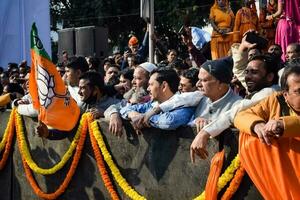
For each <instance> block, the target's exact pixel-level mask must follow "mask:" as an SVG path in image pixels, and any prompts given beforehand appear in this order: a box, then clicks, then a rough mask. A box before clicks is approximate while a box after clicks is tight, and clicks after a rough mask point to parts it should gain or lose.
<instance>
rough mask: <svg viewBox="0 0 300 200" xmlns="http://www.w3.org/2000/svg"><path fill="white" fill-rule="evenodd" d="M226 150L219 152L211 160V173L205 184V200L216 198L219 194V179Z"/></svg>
mask: <svg viewBox="0 0 300 200" xmlns="http://www.w3.org/2000/svg"><path fill="white" fill-rule="evenodd" d="M224 159H225V151H224V150H223V151H221V152H218V153H216V154H215V155H214V157H213V158H212V160H211V166H210V170H209V175H208V178H207V182H206V186H205V200H215V199H217V196H218V190H217V189H218V188H217V186H218V180H219V177H220V174H221V170H222V166H223V162H224Z"/></svg>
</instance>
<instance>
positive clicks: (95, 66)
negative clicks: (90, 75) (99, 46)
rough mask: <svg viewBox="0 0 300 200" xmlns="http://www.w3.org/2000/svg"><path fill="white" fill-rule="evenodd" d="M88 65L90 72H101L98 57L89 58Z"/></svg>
mask: <svg viewBox="0 0 300 200" xmlns="http://www.w3.org/2000/svg"><path fill="white" fill-rule="evenodd" d="M86 60H87V63H88V65H89V71H96V72H98V71H99V65H100V60H99V58H97V57H93V56H89V57H87V59H86Z"/></svg>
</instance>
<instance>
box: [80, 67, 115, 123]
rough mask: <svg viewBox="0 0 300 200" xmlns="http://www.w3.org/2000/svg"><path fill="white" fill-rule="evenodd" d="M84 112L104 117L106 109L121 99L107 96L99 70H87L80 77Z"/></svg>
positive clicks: (96, 116)
mask: <svg viewBox="0 0 300 200" xmlns="http://www.w3.org/2000/svg"><path fill="white" fill-rule="evenodd" d="M78 94H79V97H80V100H81V102H82V103H81V104H80V108H81V110H82V112H91V113H92V114H93V116H94V118H100V117H103V116H104V115H103V113H104V111H105V110H106V109H107V108H108V107H109V106H110V105H112V104H115V103H118V102H119V100H117V99H114V98H112V97H109V96H107V94H106V91H105V85H104V81H103V77H102V76H101V74H99V73H97V72H92V71H90V72H86V73H84V74H82V75H81V76H80V78H79V91H78Z"/></svg>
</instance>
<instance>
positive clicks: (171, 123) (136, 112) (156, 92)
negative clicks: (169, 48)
mask: <svg viewBox="0 0 300 200" xmlns="http://www.w3.org/2000/svg"><path fill="white" fill-rule="evenodd" d="M178 85H179V77H178V75H177V73H176V71H175V70H173V69H166V68H160V69H158V70H154V71H153V72H152V75H151V77H150V80H149V86H148V91H149V94H150V96H151V101H149V102H147V103H144V104H135V105H130V106H127V107H125V108H122V109H121V111H120V113H121V115H122V117H123V118H124V119H128V120H130V121H132V124H133V126H134V128H135V129H136V130H140V129H142V128H145V127H146V126H147V125H146V124H143V123H142V121H140V119H142V118H143V113H146V112H147V111H148V110H150V109H152V108H153V107H154V106H156V105H157V104H158V103H162V102H165V101H167V100H169V99H172V98H173V97H174V95H175V93H176V92H177V90H178ZM193 113H194V108H193V107H187V108H177V109H174V110H172V111H169V112H161V113H158V114H156V115H153V116H152V117H151V118H150V120H149V124H150V126H152V127H155V128H160V129H165V130H174V129H176V128H178V127H179V126H182V125H186V124H187V123H188V122H189V120H190V118H191V117H192V115H193Z"/></svg>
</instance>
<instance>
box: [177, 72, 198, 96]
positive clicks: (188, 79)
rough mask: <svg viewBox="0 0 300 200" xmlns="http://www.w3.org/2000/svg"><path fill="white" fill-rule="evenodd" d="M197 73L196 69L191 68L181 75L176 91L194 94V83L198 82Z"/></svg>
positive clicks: (195, 88)
mask: <svg viewBox="0 0 300 200" xmlns="http://www.w3.org/2000/svg"><path fill="white" fill-rule="evenodd" d="M198 73H199V70H198V69H197V68H191V69H189V70H187V71H185V72H183V73H182V75H181V76H180V82H179V88H178V90H179V91H180V92H181V93H183V92H194V91H196V90H197V87H196V83H197V82H198Z"/></svg>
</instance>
